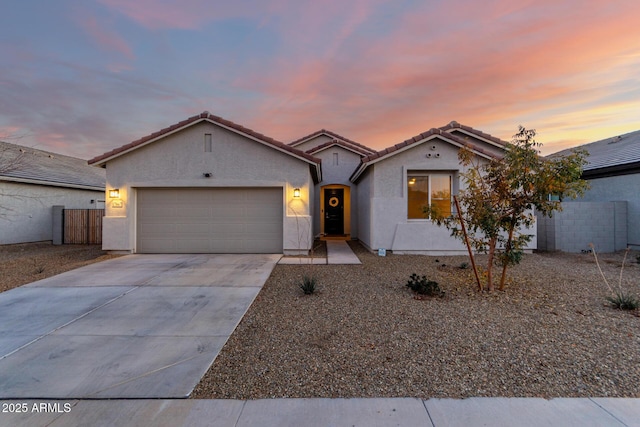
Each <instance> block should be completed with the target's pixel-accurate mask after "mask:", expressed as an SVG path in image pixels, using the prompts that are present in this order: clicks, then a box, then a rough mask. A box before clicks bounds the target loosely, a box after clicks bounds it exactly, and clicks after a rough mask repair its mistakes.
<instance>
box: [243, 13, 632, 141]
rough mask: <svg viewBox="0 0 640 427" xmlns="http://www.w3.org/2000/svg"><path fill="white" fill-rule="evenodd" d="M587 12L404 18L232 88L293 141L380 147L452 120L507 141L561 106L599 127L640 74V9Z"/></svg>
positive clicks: (262, 120) (265, 124) (259, 119)
mask: <svg viewBox="0 0 640 427" xmlns="http://www.w3.org/2000/svg"><path fill="white" fill-rule="evenodd" d="M578 6H579V5H578V4H577V3H576V4H573V5H571V4H569V5H567V4H565V3H560V4H558V3H557V2H555V1H553V2H552V1H548V2H546V3H545V2H529V3H525V4H520V5H518V6H513V7H512V6H511V3H508V2H502V3H494V4H493V6H491V7H486V6H485V5H484V4H483V5H479V4H476V3H471V4H466V5H465V8H463V9H461V8H456V7H455V6H449V4H448V3H447V4H445V5H444V6H442V7H441V8H440V9H437V10H427V9H426V7H425V9H424V10H412V11H411V12H410V13H407V14H406V16H405V17H404V18H403V19H402V20H401V22H400V23H399V24H397V25H396V26H395V27H394V28H393V29H392V30H391V31H390V35H389V36H386V37H384V38H380V39H376V38H375V37H374V38H372V39H369V40H366V41H359V42H357V43H356V42H354V41H353V40H351V43H349V46H346V47H345V45H344V43H343V42H344V40H348V39H349V36H347V37H345V38H344V39H342V40H341V42H340V43H337V42H336V43H335V45H339V46H340V47H339V48H337V49H335V56H334V57H329V58H318V55H317V54H315V52H314V53H311V54H308V55H304V56H300V57H298V58H297V61H294V62H291V61H288V62H286V63H285V61H282V62H279V61H277V62H275V64H273V65H274V66H273V67H271V72H269V73H266V74H265V73H264V72H263V71H264V70H260V73H255V74H249V75H244V76H242V75H241V76H239V77H238V79H237V80H236V82H235V84H236V85H238V86H239V87H244V88H246V89H249V90H253V91H256V92H260V93H264V94H266V95H268V101H265V102H264V103H263V104H262V105H259V106H258V108H259V111H260V112H259V113H258V114H256V115H255V120H254V122H255V123H256V124H257V125H258V126H260V127H261V128H262V129H265V131H268V132H272V133H273V134H274V136H278V137H279V138H281V139H284V140H292V139H294V138H296V137H297V136H299V135H301V134H305V132H309V131H312V130H314V129H316V128H320V127H328V128H331V129H334V130H336V131H339V130H342V131H343V132H345V135H346V136H350V137H352V138H354V139H356V140H358V141H360V142H362V143H365V144H369V145H371V146H373V147H375V148H382V147H385V146H388V145H391V144H394V143H397V142H399V141H401V140H403V139H405V138H408V137H410V136H413V135H414V134H417V133H419V132H422V131H424V130H426V129H429V128H430V127H432V126H440V125H443V124H446V123H448V122H449V121H451V120H458V121H460V122H462V123H465V124H468V125H471V126H474V127H477V128H480V129H482V130H485V131H488V132H492V133H497V134H496V136H498V137H501V138H505V139H510V138H511V135H512V134H513V133H515V131H516V130H517V126H518V124H521V123H522V124H524V125H529V126H531V127H538V128H539V127H540V125H543V126H544V125H546V124H547V123H548V121H547V120H543V119H542V118H543V117H544V113H546V114H552V115H553V114H558V113H553V111H554V110H560V109H561V108H562V109H564V110H567V111H572V112H575V113H574V114H573V115H572V119H573V120H577V119H578V118H579V117H580V116H585V117H591V119H592V120H594V119H595V118H596V117H603V116H602V114H596V113H594V112H591V108H592V107H590V106H589V105H590V104H592V103H595V102H605V101H603V99H604V98H606V97H607V96H610V95H615V93H612V91H613V90H614V85H615V84H616V82H617V81H618V80H619V79H620V77H624V76H623V75H622V74H621V72H622V70H624V69H627V72H628V73H629V74H630V75H631V76H633V71H635V72H636V73H637V70H638V66H637V63H638V58H637V57H636V56H635V55H633V54H630V52H634V51H635V52H637V51H638V49H640V33H639V31H638V30H637V29H635V28H637V26H635V24H634V21H635V17H637V16H639V15H640V4H638V5H635V4H634V5H628V7H626V8H625V9H617V8H615V7H613V6H611V5H610V3H609V2H607V1H592V2H590V4H589V6H588V7H587V8H585V7H578ZM475 17H477V19H474V18H475ZM458 21H459V22H461V25H460V28H458V26H457V25H456V23H457V22H458ZM354 22H360V21H358V20H354ZM464 22H467V23H469V24H468V25H467V26H466V27H465V25H463V24H462V23H464ZM480 23H481V24H482V25H480ZM357 25H359V24H357ZM357 25H356V26H357ZM442 29H444V31H442ZM352 32H353V30H351V31H349V30H346V33H348V34H351V33H352ZM439 32H440V33H439ZM327 45H332V40H329V41H328V43H327ZM350 49H351V50H350ZM634 64H635V65H634ZM614 65H615V66H614ZM273 98H277V100H276V101H274V100H273ZM605 105H606V104H605ZM636 111H637V110H636ZM611 118H612V117H609V119H611ZM527 122H528V123H527ZM299 123H300V124H299ZM312 123H313V124H312ZM580 123H581V124H582V121H580ZM592 123H593V122H592ZM584 125H585V126H586V125H587V123H584ZM486 126H493V128H488V129H487V128H485V127H486ZM636 126H637V124H636ZM547 135H550V136H551V137H552V138H555V137H557V138H564V137H566V132H565V133H564V134H563V133H554V132H548V133H547Z"/></svg>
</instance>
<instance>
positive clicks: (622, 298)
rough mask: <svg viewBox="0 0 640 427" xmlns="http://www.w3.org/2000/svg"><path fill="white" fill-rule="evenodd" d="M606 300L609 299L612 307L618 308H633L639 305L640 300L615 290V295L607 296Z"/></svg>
mask: <svg viewBox="0 0 640 427" xmlns="http://www.w3.org/2000/svg"><path fill="white" fill-rule="evenodd" d="M607 301H609V302H610V303H611V305H612V306H613V307H614V308H617V309H620V310H635V309H636V308H638V307H640V300H639V299H638V298H636V297H635V296H633V295H631V294H629V293H625V292H616V293H615V295H613V296H608V297H607Z"/></svg>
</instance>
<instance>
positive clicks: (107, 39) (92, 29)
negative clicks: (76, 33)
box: [76, 14, 134, 60]
mask: <svg viewBox="0 0 640 427" xmlns="http://www.w3.org/2000/svg"><path fill="white" fill-rule="evenodd" d="M76 21H77V22H78V23H79V24H80V26H81V27H82V28H83V29H84V31H86V32H87V34H89V35H90V36H91V37H92V38H93V39H94V40H95V41H96V42H97V43H98V44H99V45H100V46H101V47H102V48H103V49H105V50H107V51H110V52H116V53H119V54H121V55H122V56H124V57H125V58H127V59H130V60H132V59H134V53H133V49H132V48H131V46H129V44H128V43H127V41H126V40H125V39H124V38H122V37H121V36H120V35H119V34H117V33H116V32H114V31H113V30H111V29H108V28H106V26H105V24H104V23H103V22H98V20H97V19H96V18H95V17H94V16H90V15H87V14H82V15H80V14H78V16H77V17H76Z"/></svg>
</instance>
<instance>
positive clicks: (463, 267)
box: [460, 262, 469, 270]
mask: <svg viewBox="0 0 640 427" xmlns="http://www.w3.org/2000/svg"><path fill="white" fill-rule="evenodd" d="M467 268H469V263H468V262H462V263H460V269H461V270H466V269H467Z"/></svg>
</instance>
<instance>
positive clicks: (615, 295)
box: [589, 243, 640, 310]
mask: <svg viewBox="0 0 640 427" xmlns="http://www.w3.org/2000/svg"><path fill="white" fill-rule="evenodd" d="M589 247H590V248H591V253H592V254H593V257H594V258H595V260H596V266H597V267H598V271H599V272H600V276H602V280H604V284H605V285H607V288H608V289H609V292H610V293H611V295H609V296H608V297H607V298H606V299H607V301H609V302H610V303H611V305H613V307H614V308H617V309H620V310H635V309H637V308H638V306H640V300H639V299H638V298H637V297H636V296H634V295H632V294H631V293H629V292H626V291H625V290H624V289H622V272H623V271H624V262H625V261H626V260H627V255H628V254H629V248H627V249H626V250H625V251H624V258H622V265H621V266H620V277H619V278H618V289H617V290H616V291H614V290H613V288H611V285H610V284H609V281H608V280H607V278H606V277H605V275H604V273H603V272H602V268H600V262H599V261H598V254H596V247H595V246H594V245H593V243H589Z"/></svg>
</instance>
